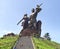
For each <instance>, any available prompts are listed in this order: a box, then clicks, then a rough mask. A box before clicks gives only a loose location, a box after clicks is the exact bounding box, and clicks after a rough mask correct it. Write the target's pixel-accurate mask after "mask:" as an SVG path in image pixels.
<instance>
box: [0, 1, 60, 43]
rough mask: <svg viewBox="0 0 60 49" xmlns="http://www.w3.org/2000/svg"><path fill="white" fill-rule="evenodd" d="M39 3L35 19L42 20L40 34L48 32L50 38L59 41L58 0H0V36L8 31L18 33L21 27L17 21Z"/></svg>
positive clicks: (59, 16)
mask: <svg viewBox="0 0 60 49" xmlns="http://www.w3.org/2000/svg"><path fill="white" fill-rule="evenodd" d="M41 3H43V5H42V6H41V8H42V11H41V12H40V13H39V14H38V16H37V20H41V21H42V36H43V35H44V34H45V33H46V32H49V33H50V36H51V38H52V40H53V41H56V42H59V43H60V38H59V37H60V0H0V37H1V36H3V35H4V34H7V33H9V32H14V33H15V34H19V32H20V30H21V29H22V27H21V23H20V25H18V26H17V25H16V24H17V22H18V21H19V20H21V19H22V18H23V15H24V14H25V13H27V14H28V16H29V15H30V14H31V9H32V8H36V5H37V4H41Z"/></svg>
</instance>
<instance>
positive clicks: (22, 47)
mask: <svg viewBox="0 0 60 49" xmlns="http://www.w3.org/2000/svg"><path fill="white" fill-rule="evenodd" d="M13 49H34V46H33V43H32V37H28V36H25V37H21V38H19V40H18V41H17V43H16V45H15V46H14V48H13Z"/></svg>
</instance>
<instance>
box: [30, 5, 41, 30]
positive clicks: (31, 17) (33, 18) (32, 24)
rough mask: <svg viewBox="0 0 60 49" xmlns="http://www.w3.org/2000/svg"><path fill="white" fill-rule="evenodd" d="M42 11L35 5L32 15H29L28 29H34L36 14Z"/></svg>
mask: <svg viewBox="0 0 60 49" xmlns="http://www.w3.org/2000/svg"><path fill="white" fill-rule="evenodd" d="M41 10H42V9H41V8H40V6H39V5H37V8H36V9H34V8H33V9H32V14H31V15H30V25H29V26H30V27H32V26H33V27H34V28H35V29H36V22H37V20H36V18H37V14H38V13H39V12H40V11H41Z"/></svg>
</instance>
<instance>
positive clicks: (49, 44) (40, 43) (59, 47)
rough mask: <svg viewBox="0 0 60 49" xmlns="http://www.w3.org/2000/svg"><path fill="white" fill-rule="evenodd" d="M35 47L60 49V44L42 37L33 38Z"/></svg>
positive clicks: (38, 48) (39, 48) (37, 48)
mask: <svg viewBox="0 0 60 49" xmlns="http://www.w3.org/2000/svg"><path fill="white" fill-rule="evenodd" d="M33 41H34V44H35V47H36V49H60V44H58V43H56V42H53V41H48V40H44V39H40V38H39V39H38V38H33Z"/></svg>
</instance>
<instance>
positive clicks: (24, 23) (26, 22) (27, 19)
mask: <svg viewBox="0 0 60 49" xmlns="http://www.w3.org/2000/svg"><path fill="white" fill-rule="evenodd" d="M22 20H24V21H23V22H22V26H23V29H26V28H27V27H28V21H29V18H28V17H27V14H24V17H23V18H22V19H21V20H20V21H19V22H18V23H17V25H18V24H19V23H20V22H21V21H22Z"/></svg>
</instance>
